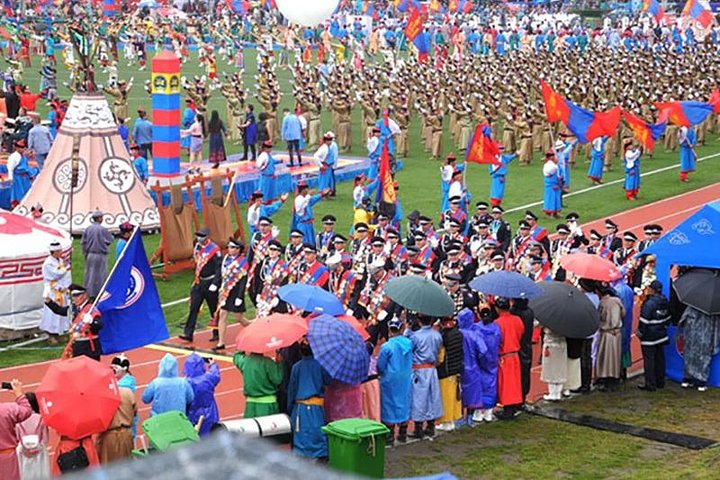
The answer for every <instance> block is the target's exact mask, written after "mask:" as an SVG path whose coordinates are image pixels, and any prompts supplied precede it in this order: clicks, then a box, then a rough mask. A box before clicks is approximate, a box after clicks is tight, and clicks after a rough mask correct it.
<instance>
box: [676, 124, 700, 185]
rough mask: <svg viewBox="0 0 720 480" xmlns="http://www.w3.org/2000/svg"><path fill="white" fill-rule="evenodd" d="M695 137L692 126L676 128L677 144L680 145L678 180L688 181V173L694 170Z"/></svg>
mask: <svg viewBox="0 0 720 480" xmlns="http://www.w3.org/2000/svg"><path fill="white" fill-rule="evenodd" d="M696 144H697V139H696V136H695V128H694V127H685V126H683V127H680V128H679V130H678V145H680V181H681V182H688V181H690V179H689V178H688V174H689V173H690V172H694V171H695V160H696V159H697V154H696V153H695V145H696Z"/></svg>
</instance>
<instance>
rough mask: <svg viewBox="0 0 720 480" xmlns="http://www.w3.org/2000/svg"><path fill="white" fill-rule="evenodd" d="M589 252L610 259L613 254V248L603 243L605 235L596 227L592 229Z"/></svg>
mask: <svg viewBox="0 0 720 480" xmlns="http://www.w3.org/2000/svg"><path fill="white" fill-rule="evenodd" d="M587 253H589V254H591V255H600V256H601V257H602V258H605V259H610V258H611V257H612V255H613V252H612V250H610V249H609V248H607V247H606V246H605V245H604V244H603V236H602V235H601V234H600V232H598V231H597V230H595V229H593V230H590V240H589V242H588V247H587Z"/></svg>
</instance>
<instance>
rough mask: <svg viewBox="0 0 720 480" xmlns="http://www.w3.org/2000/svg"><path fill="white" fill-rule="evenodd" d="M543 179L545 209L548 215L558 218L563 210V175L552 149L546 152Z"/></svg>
mask: <svg viewBox="0 0 720 480" xmlns="http://www.w3.org/2000/svg"><path fill="white" fill-rule="evenodd" d="M543 179H544V189H543V211H544V212H545V214H546V215H548V216H552V217H555V218H557V216H558V214H559V213H560V211H561V210H562V177H561V176H560V169H559V168H558V165H557V163H555V152H554V151H552V150H550V151H548V152H547V153H546V154H545V164H544V165H543Z"/></svg>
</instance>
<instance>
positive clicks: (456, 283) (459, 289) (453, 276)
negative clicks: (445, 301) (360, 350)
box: [443, 273, 480, 317]
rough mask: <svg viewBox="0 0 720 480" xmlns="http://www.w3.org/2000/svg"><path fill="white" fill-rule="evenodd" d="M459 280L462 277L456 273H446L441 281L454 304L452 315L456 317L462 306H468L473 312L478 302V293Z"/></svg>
mask: <svg viewBox="0 0 720 480" xmlns="http://www.w3.org/2000/svg"><path fill="white" fill-rule="evenodd" d="M461 281H462V277H461V276H460V275H459V274H457V273H448V274H447V275H445V279H444V281H443V287H444V288H445V290H447V292H448V295H450V298H451V299H452V301H453V303H454V304H455V310H454V311H453V317H457V314H458V313H460V310H462V309H463V308H469V309H470V310H472V311H473V312H474V311H475V309H476V308H477V306H478V304H479V303H480V299H479V298H478V295H477V294H476V293H475V292H474V291H473V290H471V289H469V288H467V287H466V286H464V285H461V284H460V282H461Z"/></svg>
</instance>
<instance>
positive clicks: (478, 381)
mask: <svg viewBox="0 0 720 480" xmlns="http://www.w3.org/2000/svg"><path fill="white" fill-rule="evenodd" d="M457 321H458V327H459V328H460V333H462V336H463V355H464V361H463V365H464V369H463V373H462V376H461V389H460V391H461V392H462V404H463V408H466V409H468V410H475V412H474V413H473V417H472V419H473V421H474V422H482V421H483V413H484V411H485V402H484V401H483V388H482V387H483V382H482V373H481V370H480V364H481V363H482V362H483V361H484V358H485V355H486V354H487V350H488V349H487V345H485V339H484V337H483V335H482V334H481V333H480V331H479V330H478V329H476V328H475V325H474V322H475V314H474V313H473V312H472V311H471V310H470V309H467V308H464V309H463V310H461V311H460V313H458V320H457Z"/></svg>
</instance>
